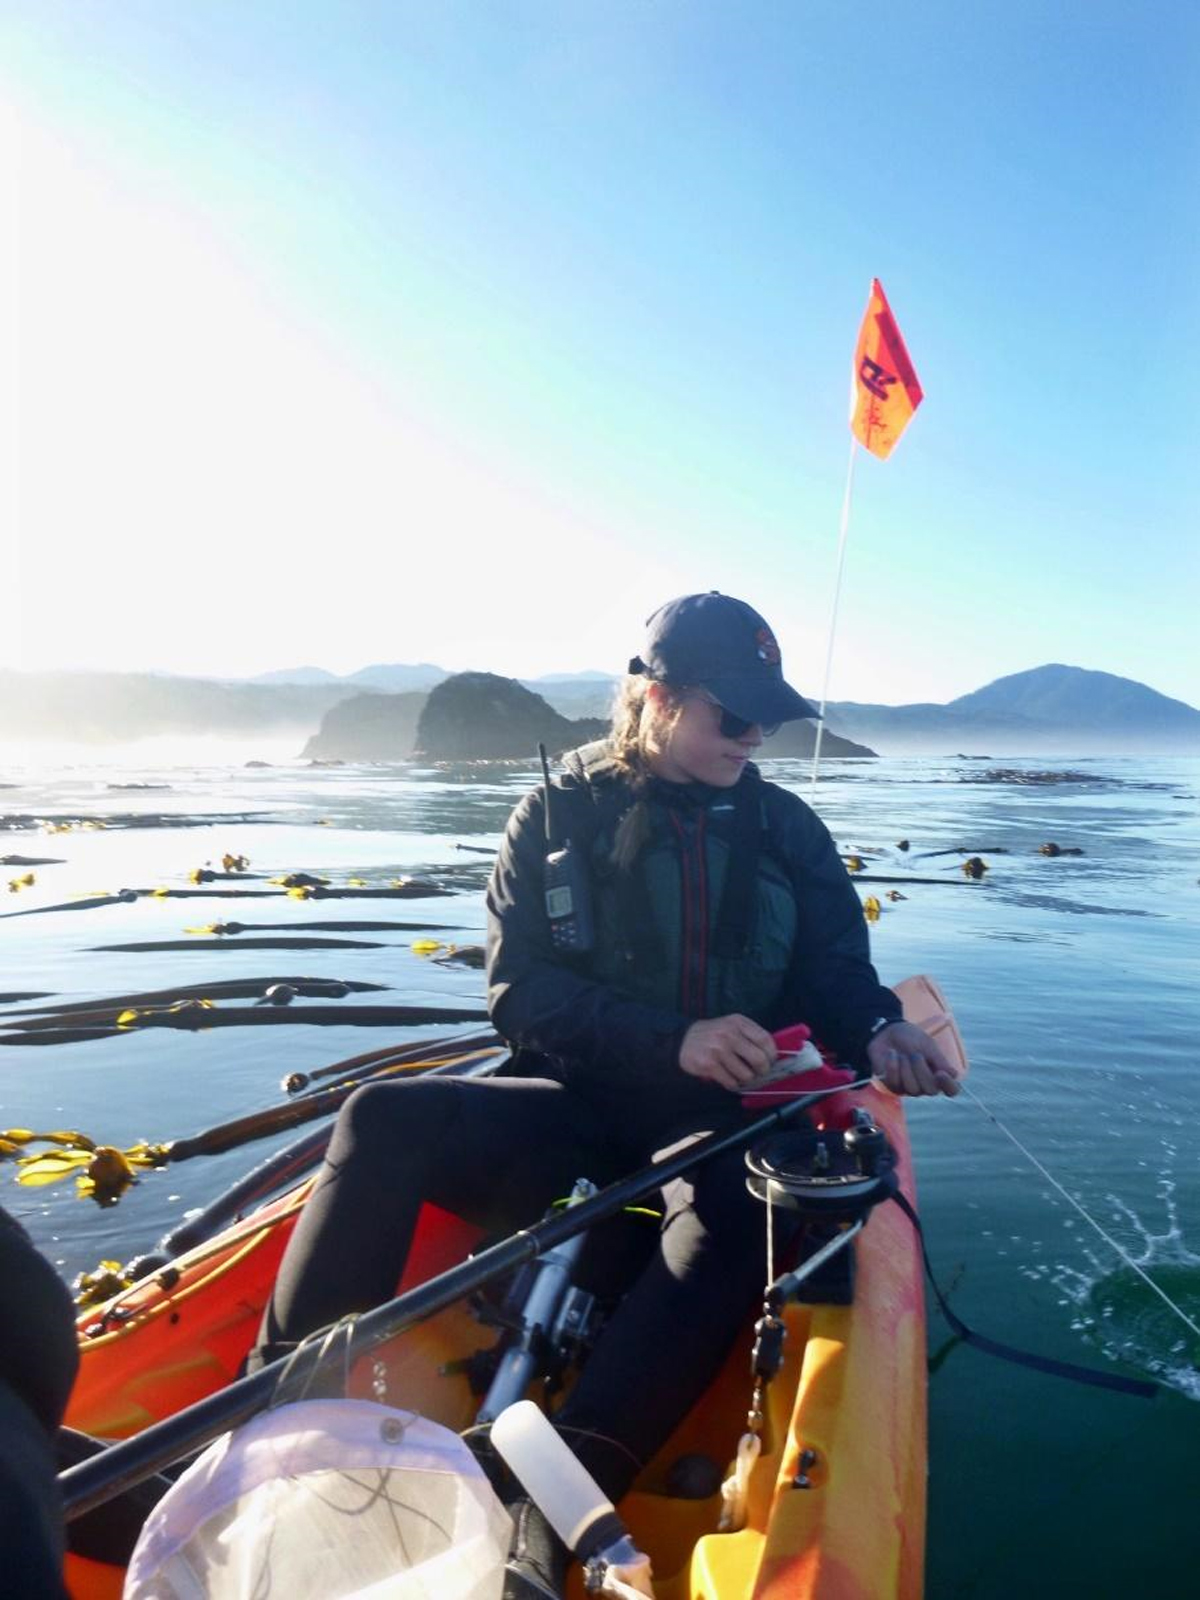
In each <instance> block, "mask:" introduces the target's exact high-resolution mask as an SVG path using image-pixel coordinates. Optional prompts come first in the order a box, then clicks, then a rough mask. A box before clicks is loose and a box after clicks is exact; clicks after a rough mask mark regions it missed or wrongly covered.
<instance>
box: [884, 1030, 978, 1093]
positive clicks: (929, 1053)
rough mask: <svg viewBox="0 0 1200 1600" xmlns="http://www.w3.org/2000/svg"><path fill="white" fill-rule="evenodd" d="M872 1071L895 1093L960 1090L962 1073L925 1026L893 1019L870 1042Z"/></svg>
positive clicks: (955, 1091)
mask: <svg viewBox="0 0 1200 1600" xmlns="http://www.w3.org/2000/svg"><path fill="white" fill-rule="evenodd" d="M867 1060H868V1061H869V1062H870V1063H871V1071H872V1072H873V1073H874V1074H875V1076H876V1077H877V1078H881V1079H882V1080H883V1082H884V1084H885V1085H886V1086H887V1088H889V1089H890V1090H891V1091H892V1093H893V1094H950V1095H954V1094H957V1093H958V1091H959V1087H960V1085H959V1081H958V1073H957V1072H956V1071H955V1070H954V1068H953V1067H952V1066H951V1065H950V1063H949V1062H948V1061H947V1060H946V1057H945V1056H944V1055H943V1054H942V1052H941V1051H940V1050H939V1049H938V1047H937V1045H936V1044H935V1042H934V1041H933V1040H932V1039H931V1038H930V1037H929V1035H928V1034H927V1033H926V1032H925V1030H924V1029H923V1028H918V1027H917V1026H916V1024H915V1023H912V1022H903V1021H900V1022H893V1023H892V1024H891V1025H890V1026H889V1027H886V1028H884V1029H882V1031H881V1032H879V1033H877V1034H876V1035H875V1037H874V1038H873V1039H872V1040H871V1042H870V1044H868V1046H867Z"/></svg>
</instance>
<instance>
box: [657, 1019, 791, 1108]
mask: <svg viewBox="0 0 1200 1600" xmlns="http://www.w3.org/2000/svg"><path fill="white" fill-rule="evenodd" d="M778 1054H779V1052H778V1050H777V1049H776V1047H775V1041H774V1039H773V1038H772V1037H771V1035H770V1034H769V1033H768V1032H767V1030H766V1029H765V1028H760V1027H759V1025H758V1023H757V1022H751V1020H750V1018H749V1017H743V1016H739V1015H738V1014H737V1013H736V1012H735V1013H734V1014H733V1015H731V1016H728V1017H710V1018H708V1019H707V1020H705V1021H704V1022H693V1023H692V1025H691V1027H690V1028H689V1029H688V1031H687V1032H686V1033H685V1034H684V1036H683V1043H682V1045H680V1047H679V1065H680V1067H681V1068H682V1069H683V1071H684V1072H686V1073H687V1074H688V1076H689V1077H691V1078H704V1079H706V1080H707V1081H708V1082H709V1083H716V1084H719V1085H720V1086H721V1088H722V1089H733V1090H735V1091H741V1090H745V1089H748V1088H751V1087H752V1086H753V1085H754V1084H755V1083H756V1082H757V1081H758V1079H759V1078H761V1077H762V1075H763V1073H765V1072H767V1071H768V1070H769V1069H770V1067H771V1065H772V1063H773V1062H774V1060H775V1057H776V1056H777V1055H778Z"/></svg>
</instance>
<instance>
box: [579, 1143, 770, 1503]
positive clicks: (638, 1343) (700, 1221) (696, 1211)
mask: <svg viewBox="0 0 1200 1600" xmlns="http://www.w3.org/2000/svg"><path fill="white" fill-rule="evenodd" d="M694 1137H700V1136H699V1135H696V1136H694ZM663 1153H665V1152H663ZM664 1198H665V1201H666V1211H665V1214H664V1217H663V1222H662V1228H661V1232H660V1236H659V1245H658V1249H657V1251H656V1252H655V1254H654V1256H653V1257H652V1258H651V1260H650V1262H649V1264H648V1265H647V1266H646V1267H645V1268H644V1269H643V1271H642V1273H641V1274H640V1276H639V1277H638V1279H637V1281H636V1282H635V1283H634V1285H633V1287H632V1288H631V1289H630V1291H629V1293H628V1295H627V1296H626V1297H625V1299H624V1300H623V1301H622V1303H621V1305H620V1306H619V1307H618V1309H617V1311H616V1312H615V1313H614V1315H613V1316H612V1318H611V1320H610V1321H609V1322H608V1323H607V1325H606V1326H605V1327H604V1329H603V1331H602V1333H601V1335H600V1337H599V1339H598V1340H597V1342H596V1346H595V1348H594V1349H593V1351H592V1353H591V1355H590V1356H589V1358H588V1361H587V1364H586V1366H585V1367H584V1369H583V1372H582V1373H581V1375H580V1378H579V1381H578V1383H577V1384H576V1386H575V1388H574V1390H573V1391H572V1393H571V1395H570V1396H569V1398H568V1399H567V1401H566V1402H565V1404H564V1406H563V1408H562V1410H561V1411H560V1412H559V1414H558V1416H557V1417H556V1418H555V1422H556V1425H558V1426H559V1427H560V1429H561V1431H562V1433H563V1435H564V1437H565V1438H566V1439H567V1441H568V1442H569V1443H570V1444H571V1446H572V1448H573V1449H574V1450H575V1452H576V1454H577V1455H578V1456H579V1457H580V1459H581V1460H582V1461H583V1462H584V1464H585V1465H586V1466H587V1467H588V1468H589V1470H590V1471H591V1472H592V1473H593V1475H594V1476H595V1477H596V1479H597V1481H598V1482H599V1483H600V1485H601V1487H602V1488H603V1489H604V1490H605V1492H606V1493H607V1494H608V1495H609V1497H610V1499H612V1500H614V1501H618V1500H620V1498H621V1496H622V1495H623V1494H625V1492H626V1491H627V1490H628V1489H629V1487H630V1485H631V1484H632V1483H633V1480H634V1478H635V1477H636V1476H637V1473H638V1471H639V1470H640V1468H641V1467H642V1466H644V1465H645V1463H646V1462H647V1461H649V1460H650V1458H651V1457H652V1456H653V1455H654V1454H655V1453H656V1452H657V1451H658V1450H659V1449H660V1448H661V1446H662V1445H663V1444H664V1443H665V1442H666V1440H667V1439H668V1438H669V1437H670V1435H671V1433H672V1432H673V1431H674V1429H675V1428H676V1426H677V1425H678V1424H679V1423H680V1422H681V1421H682V1420H683V1418H684V1417H685V1416H686V1415H687V1413H688V1411H689V1410H690V1409H691V1408H692V1406H694V1405H695V1403H696V1401H697V1400H698V1399H699V1398H700V1396H701V1395H702V1394H703V1393H704V1391H705V1389H706V1388H707V1387H708V1386H709V1384H710V1383H711V1382H712V1381H713V1379H714V1378H715V1377H716V1375H717V1373H718V1371H719V1370H720V1368H721V1365H722V1363H723V1362H724V1360H725V1358H726V1356H727V1355H728V1353H729V1350H730V1348H731V1346H732V1345H733V1343H734V1340H735V1339H736V1338H737V1335H738V1333H739V1331H740V1329H741V1328H742V1327H743V1325H744V1324H745V1321H746V1319H747V1317H748V1315H749V1314H750V1312H751V1311H752V1310H753V1308H754V1307H755V1305H756V1303H757V1302H758V1301H759V1300H760V1299H761V1297H762V1291H763V1285H764V1283H765V1282H766V1271H767V1266H766V1242H765V1241H766V1224H765V1220H764V1212H763V1207H762V1205H761V1204H760V1203H759V1202H758V1201H757V1200H755V1199H754V1198H753V1197H752V1196H751V1195H750V1194H749V1193H748V1191H747V1189H746V1164H745V1157H744V1154H743V1153H742V1152H741V1151H733V1152H731V1153H729V1154H727V1155H724V1156H719V1157H717V1158H716V1159H715V1160H712V1161H709V1162H706V1163H705V1165H704V1166H703V1167H701V1168H700V1169H699V1170H698V1171H697V1172H694V1173H692V1174H689V1175H688V1176H686V1177H684V1178H680V1179H678V1180H676V1181H675V1182H673V1183H671V1184H669V1185H667V1186H666V1188H665V1190H664ZM792 1219H793V1214H791V1213H777V1214H776V1227H775V1237H776V1244H777V1246H778V1247H779V1249H780V1250H781V1251H782V1250H784V1249H786V1248H787V1246H788V1245H789V1244H791V1243H793V1242H794V1239H795V1237H796V1235H797V1234H798V1232H799V1228H798V1226H797V1225H796V1223H795V1221H794V1220H792ZM749 1354H750V1352H749V1348H747V1351H746V1357H747V1371H748V1370H749ZM591 1435H594V1436H595V1437H594V1438H592V1437H589V1436H591ZM614 1444H615V1445H616V1447H617V1448H615V1449H614V1448H613V1446H614Z"/></svg>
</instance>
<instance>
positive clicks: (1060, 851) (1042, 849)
mask: <svg viewBox="0 0 1200 1600" xmlns="http://www.w3.org/2000/svg"><path fill="white" fill-rule="evenodd" d="M1038 854H1039V855H1042V856H1081V855H1082V854H1083V851H1082V850H1081V849H1080V847H1079V846H1078V845H1065V844H1055V843H1054V842H1053V841H1052V840H1049V841H1047V842H1046V843H1045V844H1043V845H1039V847H1038Z"/></svg>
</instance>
